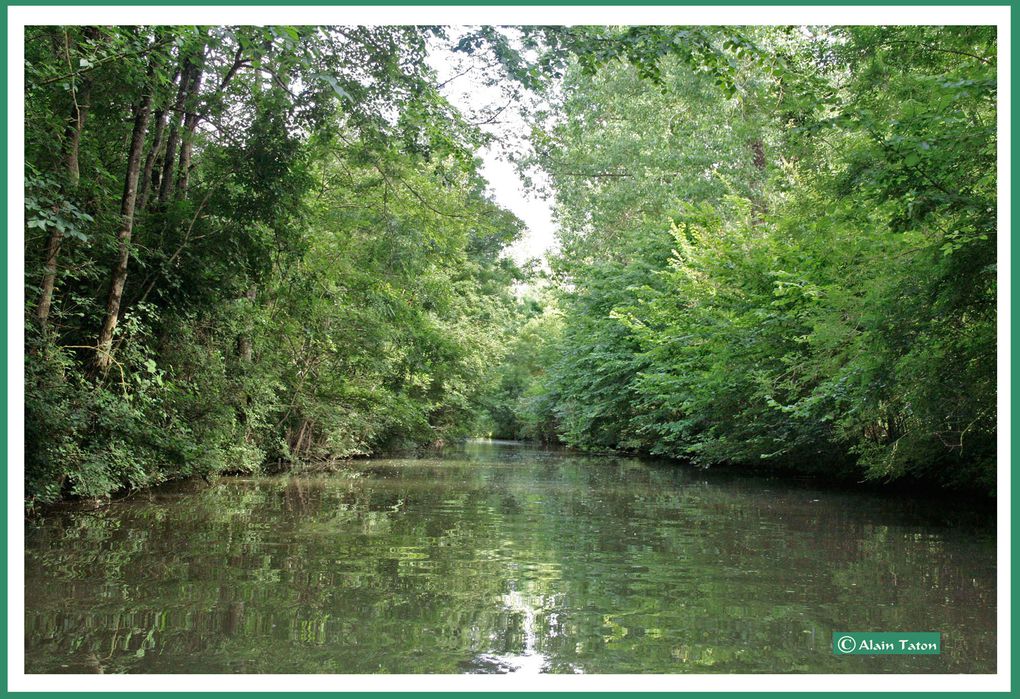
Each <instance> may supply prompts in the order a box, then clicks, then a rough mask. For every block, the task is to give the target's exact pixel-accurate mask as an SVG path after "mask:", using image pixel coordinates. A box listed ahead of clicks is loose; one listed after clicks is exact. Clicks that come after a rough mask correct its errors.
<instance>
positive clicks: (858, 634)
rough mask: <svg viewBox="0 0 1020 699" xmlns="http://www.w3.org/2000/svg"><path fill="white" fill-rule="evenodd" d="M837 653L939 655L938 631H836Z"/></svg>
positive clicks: (833, 649)
mask: <svg viewBox="0 0 1020 699" xmlns="http://www.w3.org/2000/svg"><path fill="white" fill-rule="evenodd" d="M832 652H833V654H834V655H939V654H940V653H941V652H942V634H941V633H939V632H937V631H833V632H832Z"/></svg>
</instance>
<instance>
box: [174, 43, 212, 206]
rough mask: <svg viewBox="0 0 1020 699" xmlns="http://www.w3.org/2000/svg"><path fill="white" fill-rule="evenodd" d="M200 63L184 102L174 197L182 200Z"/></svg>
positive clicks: (199, 86) (195, 119) (195, 118)
mask: <svg viewBox="0 0 1020 699" xmlns="http://www.w3.org/2000/svg"><path fill="white" fill-rule="evenodd" d="M204 62H205V60H204V57H203V60H202V63H200V64H198V65H196V66H195V69H194V78H193V80H192V81H191V87H190V89H189V90H188V99H187V100H186V102H185V105H186V108H187V112H186V114H185V116H184V136H183V137H182V138H181V156H180V160H179V161H178V163H177V188H176V193H175V197H176V198H178V199H183V198H184V197H185V195H186V194H187V191H188V175H189V174H190V171H191V150H192V146H193V145H194V139H195V129H196V127H198V122H199V115H198V93H199V90H201V89H202V73H203V65H202V64H203V63H204Z"/></svg>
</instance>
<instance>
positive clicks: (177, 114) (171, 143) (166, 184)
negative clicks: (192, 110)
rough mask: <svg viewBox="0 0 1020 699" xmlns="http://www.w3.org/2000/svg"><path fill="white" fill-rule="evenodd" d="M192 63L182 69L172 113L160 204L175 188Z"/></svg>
mask: <svg viewBox="0 0 1020 699" xmlns="http://www.w3.org/2000/svg"><path fill="white" fill-rule="evenodd" d="M191 74H192V66H191V61H190V60H188V59H185V61H184V65H183V66H182V67H181V85H180V87H179V88H178V89H177V99H176V100H175V101H174V105H173V108H172V109H171V112H170V133H169V134H168V135H167V139H166V151H165V152H164V153H163V168H162V171H161V173H160V176H159V203H160V204H161V205H162V204H165V203H166V201H167V199H169V197H170V189H171V187H172V186H173V174H174V160H176V159H177V141H178V139H179V138H180V129H181V120H182V118H183V115H184V100H185V99H187V97H188V87H189V86H190V84H191Z"/></svg>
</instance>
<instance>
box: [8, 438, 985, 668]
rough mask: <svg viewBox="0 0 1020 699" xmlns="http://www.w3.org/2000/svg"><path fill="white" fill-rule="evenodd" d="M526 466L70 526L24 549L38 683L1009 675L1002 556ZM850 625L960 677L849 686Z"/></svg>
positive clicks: (644, 484)
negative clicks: (1003, 647)
mask: <svg viewBox="0 0 1020 699" xmlns="http://www.w3.org/2000/svg"><path fill="white" fill-rule="evenodd" d="M526 455H527V452H526V451H523V450H519V451H514V452H512V456H510V458H497V457H498V456H499V454H498V453H496V454H495V455H493V454H492V453H491V452H484V451H479V449H477V448H476V449H475V452H474V454H472V453H471V452H467V453H465V454H464V455H462V456H454V457H451V458H447V459H442V460H440V459H434V458H430V459H422V460H392V461H387V460H373V461H368V462H357V463H355V464H354V468H355V474H354V475H353V477H351V476H346V477H330V476H323V477H307V478H297V477H291V478H265V479H237V480H225V481H222V482H221V483H219V484H218V485H217V486H215V487H213V488H210V489H208V490H205V491H201V492H197V493H186V494H175V493H174V492H173V491H167V492H166V493H164V492H163V491H158V492H157V493H155V494H154V496H153V497H152V498H151V500H150V499H147V498H136V499H132V500H127V501H124V502H121V503H116V504H114V505H113V506H111V507H110V508H108V509H107V510H106V511H104V512H99V513H88V514H86V513H74V512H65V513H61V514H57V515H54V516H53V517H52V518H51V519H48V520H44V521H42V522H40V523H38V524H36V525H33V526H32V527H31V528H30V531H29V544H28V551H27V555H26V573H27V576H28V580H29V589H28V591H27V593H26V601H27V608H28V614H27V619H26V625H27V633H28V644H27V655H28V663H29V668H30V669H34V670H46V671H60V670H65V671H67V670H73V671H86V669H87V667H96V666H97V662H98V667H99V668H101V669H102V670H103V671H106V672H123V671H149V672H152V671H171V672H172V671H263V672H264V671H277V672H380V671H385V672H458V671H476V672H481V671H511V670H513V669H514V668H516V669H517V671H522V672H523V671H527V670H534V671H537V670H544V671H551V672H574V671H585V672H609V671H612V672H642V671H644V672H647V671H656V672H680V671H779V670H787V671H807V670H813V671H823V672H824V671H847V670H850V671H883V670H889V669H901V668H909V669H910V670H912V671H916V670H921V671H944V670H945V669H947V668H957V669H974V668H986V669H987V668H990V667H994V659H993V655H994V612H995V594H994V593H995V588H994V567H993V566H994V551H993V550H992V546H991V542H990V541H987V540H986V541H975V540H974V538H973V536H971V537H970V538H963V537H960V536H957V535H955V534H954V533H953V531H952V530H948V529H945V528H935V527H926V526H924V525H923V524H918V523H917V522H911V521H910V518H909V517H906V516H904V515H903V514H902V513H901V512H900V510H901V509H902V508H900V507H897V506H896V505H897V504H896V503H895V502H894V501H892V500H888V499H887V500H882V499H874V498H868V497H865V496H859V495H847V494H844V493H840V492H838V491H823V490H812V489H804V488H784V487H781V486H778V485H776V484H774V483H770V482H768V481H760V482H759V481H754V480H745V481H740V482H737V483H736V484H734V483H731V482H722V483H715V482H713V481H712V480H711V479H709V478H707V477H706V476H705V475H704V474H701V473H697V472H694V473H692V472H690V471H685V470H681V469H676V468H669V469H667V468H657V467H650V466H649V465H648V464H646V463H645V462H641V461H637V460H633V459H606V458H592V457H584V458H574V457H571V456H564V455H562V454H554V453H540V454H538V456H537V457H536V458H535V459H533V460H529V459H528V458H527V456H526ZM472 459H473V460H472ZM986 539H987V536H986ZM847 624H849V625H851V626H855V627H862V628H910V629H914V628H915V627H916V628H932V629H933V630H940V631H942V632H943V634H944V635H945V637H946V638H947V639H949V638H952V639H953V645H952V647H950V645H949V643H948V641H947V643H946V648H947V650H946V655H944V656H942V660H941V661H940V660H938V659H935V660H931V659H928V658H925V659H916V658H914V659H910V660H911V663H910V665H909V666H908V665H907V664H906V663H905V662H903V661H896V660H892V661H890V660H889V659H875V658H856V659H854V660H855V661H856V660H860V661H861V662H860V663H855V664H854V665H850V664H849V663H846V662H845V661H846V659H845V658H839V659H837V658H834V657H833V656H832V655H831V652H829V643H830V642H831V639H830V635H831V631H832V630H833V629H834V628H841V627H843V626H846V625H847ZM951 648H959V649H965V650H966V653H960V654H955V652H954V651H953V650H951ZM918 660H921V662H918ZM897 663H899V664H897ZM61 665H68V667H67V668H62V667H60V666H61ZM92 671H96V670H92Z"/></svg>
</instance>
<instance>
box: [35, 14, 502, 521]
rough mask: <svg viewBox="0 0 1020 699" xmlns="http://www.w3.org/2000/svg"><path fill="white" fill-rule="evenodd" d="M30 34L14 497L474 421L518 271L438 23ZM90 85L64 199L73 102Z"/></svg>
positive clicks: (273, 461)
mask: <svg viewBox="0 0 1020 699" xmlns="http://www.w3.org/2000/svg"><path fill="white" fill-rule="evenodd" d="M29 31H30V33H31V34H32V37H31V38H32V40H31V41H29V42H28V43H29V44H30V45H31V48H30V49H29V51H28V54H27V56H26V59H27V67H26V77H27V82H26V91H27V98H30V100H29V101H30V102H31V106H30V115H29V117H30V118H29V120H28V122H27V125H28V134H27V146H28V163H29V165H28V173H29V176H28V178H27V180H26V226H27V235H26V240H27V244H26V259H27V260H28V264H27V268H28V274H27V276H26V281H25V284H26V291H27V292H28V293H26V301H27V304H28V305H27V307H26V316H27V317H28V319H29V320H28V325H29V328H30V331H29V335H28V337H27V338H26V443H27V454H28V457H27V463H26V483H25V488H26V491H25V496H26V500H27V502H28V504H29V505H34V504H37V503H46V502H52V501H54V500H57V499H59V498H61V497H90V498H91V497H103V496H106V495H108V494H110V493H114V492H118V491H122V490H126V489H133V488H140V487H145V486H149V485H153V484H156V483H160V482H162V481H165V480H168V479H172V478H180V477H187V476H192V475H198V476H205V477H209V476H211V475H214V474H220V473H253V472H258V471H260V470H262V469H264V468H267V467H268V468H277V467H279V466H282V465H284V464H295V463H302V462H305V463H307V462H318V461H323V460H331V459H337V458H346V457H350V456H354V455H361V454H369V453H373V452H375V451H377V450H379V449H383V448H388V447H396V446H410V445H417V444H431V443H436V442H442V441H443V440H448V439H451V438H456V437H459V436H463V435H464V434H466V433H468V432H469V431H470V430H471V425H472V424H473V423H474V419H475V417H474V416H475V414H476V412H477V411H478V405H479V400H480V396H481V393H482V392H483V390H484V388H485V387H486V385H487V382H488V381H489V378H490V375H491V372H492V371H493V369H494V367H495V366H497V365H498V364H499V360H500V357H501V356H502V354H503V352H504V349H503V347H504V340H505V337H506V329H508V328H509V327H510V325H511V315H512V314H513V312H514V299H513V294H512V290H511V289H512V286H513V284H515V283H517V282H518V281H520V280H521V279H522V272H521V271H520V270H518V269H517V268H516V266H515V265H514V264H513V263H511V262H509V261H508V260H507V259H505V258H504V257H503V250H504V248H505V247H506V246H507V245H509V244H510V243H512V242H513V241H514V240H516V239H517V237H518V236H519V234H520V230H521V224H520V222H519V221H518V220H517V219H516V218H515V217H514V216H513V215H512V214H510V213H509V212H507V211H505V210H502V209H500V208H498V207H497V206H496V205H495V204H494V203H492V202H491V201H490V200H489V198H488V196H487V195H486V193H485V182H484V180H482V178H481V177H480V175H479V174H478V171H477V169H478V162H477V161H476V160H475V157H474V155H473V151H474V148H475V146H476V145H478V144H479V143H480V142H481V140H482V139H481V136H480V134H479V132H478V131H477V130H476V129H474V128H473V127H470V126H468V125H467V124H466V123H465V122H464V121H463V119H462V118H461V117H460V115H459V114H458V113H457V112H456V110H455V109H454V108H453V107H452V106H451V105H449V104H448V103H447V102H446V101H445V100H444V99H443V98H442V96H441V95H439V93H438V91H437V88H436V80H435V78H434V76H433V75H432V73H431V71H430V69H429V68H428V66H427V64H426V63H425V61H424V57H425V41H426V40H427V39H429V38H431V37H435V36H441V32H438V31H437V30H433V29H430V28H418V27H332V28H316V27H229V26H228V27H173V28H159V29H152V28H147V27H104V28H85V29H79V28H62V27H38V28H32V29H30V30H29ZM69 57H70V59H71V62H70V64H69V63H68V58H69ZM196 74H197V75H199V76H200V77H201V80H200V81H198V82H196V81H195V75H196ZM185 76H190V77H188V78H187V79H185ZM189 85H190V86H191V88H190V89H189ZM146 91H149V92H151V93H152V95H153V99H152V110H153V113H152V116H151V117H150V123H149V124H148V130H147V139H146V142H145V144H144V148H143V153H142V156H143V157H142V160H143V161H144V162H145V163H147V164H145V165H144V166H143V169H144V172H142V173H141V175H140V176H139V178H138V189H139V196H138V198H137V202H136V204H137V205H136V209H135V211H134V225H133V233H132V237H131V240H130V242H129V244H128V253H129V257H128V274H127V281H126V284H125V286H124V292H123V298H122V300H121V310H120V314H119V322H118V324H117V327H116V332H115V335H114V340H113V347H112V350H111V352H110V356H111V357H112V361H111V368H110V369H109V371H107V372H103V371H98V370H96V369H95V368H94V367H93V366H92V364H91V361H90V357H91V356H94V354H95V353H102V351H101V350H97V349H96V339H95V338H96V333H97V330H98V327H99V326H100V324H101V322H102V319H103V317H104V314H105V313H106V304H105V303H104V300H105V298H106V294H107V289H108V283H107V280H108V279H109V278H110V274H111V270H112V269H113V268H114V267H115V262H116V260H117V258H118V255H119V245H120V242H121V241H120V240H119V238H118V231H119V230H121V227H122V225H123V223H122V220H121V212H122V210H123V209H122V207H123V201H124V200H122V198H121V195H122V192H124V191H125V187H124V174H123V173H124V172H125V171H126V170H127V167H128V163H127V158H128V153H127V152H126V149H125V147H124V144H126V143H128V142H129V141H130V129H131V126H132V125H131V123H130V120H129V119H125V115H127V114H129V113H130V110H131V109H133V108H134V106H135V105H137V104H138V102H139V100H140V99H141V96H142V95H143V94H145V93H146ZM86 97H88V104H87V105H86V106H87V110H83V111H84V112H85V117H84V128H83V129H82V130H81V132H80V134H79V135H80V146H79V150H78V152H77V155H78V159H79V161H80V170H81V180H80V185H79V186H77V187H75V188H71V187H69V186H67V185H66V183H65V178H64V170H65V167H66V165H65V163H66V160H67V155H68V153H69V152H70V151H69V150H68V149H70V148H72V143H71V140H69V139H70V138H71V135H72V133H73V131H74V124H73V122H72V123H71V124H70V125H68V121H67V119H66V115H67V114H69V113H71V114H72V115H73V114H75V113H78V112H77V111H76V110H81V107H82V104H85V100H86ZM79 98H80V100H81V103H82V104H78V103H77V102H76V100H78V99H79ZM178 101H179V102H180V103H181V104H182V105H183V106H182V109H183V112H184V113H183V114H180V113H178V112H177V111H175V107H174V105H175V104H176V103H177V102H178ZM76 105H77V106H76ZM161 111H162V113H163V114H164V118H165V119H166V121H165V123H164V124H163V127H160V126H159V119H160V116H159V114H160V112H161ZM191 114H193V115H194V118H195V120H196V121H195V122H194V123H195V124H201V126H197V127H196V128H194V129H193V130H189V126H188V125H189V123H191V122H189V121H188V115H191ZM168 115H169V116H168ZM161 128H162V131H160V129H161ZM171 133H176V136H175V138H177V141H176V142H175V148H176V150H174V151H172V152H170V151H169V146H168V145H167V144H168V142H169V141H168V139H169V138H170V134H171ZM157 136H159V138H158V139H157ZM186 144H187V145H188V146H189V148H190V151H189V155H188V156H187V157H189V158H190V162H186V161H185V160H184V158H185V151H184V148H185V145H186ZM164 162H165V163H167V166H168V167H169V169H168V170H166V171H163V167H164ZM167 178H169V179H167ZM161 179H162V182H161V181H160V180H161ZM185 186H186V189H185ZM163 189H166V190H167V192H168V195H167V196H164V192H163ZM143 202H144V204H143ZM54 230H58V231H59V232H60V234H61V235H62V236H63V242H62V244H61V245H59V256H57V257H55V268H56V271H55V275H54V276H55V280H54V284H53V287H54V291H53V310H52V312H51V313H50V314H49V317H48V319H47V320H46V322H45V324H44V325H42V326H40V324H39V323H38V322H36V318H35V314H34V309H35V306H36V303H37V299H38V298H39V294H40V293H41V289H42V285H40V283H39V279H40V278H41V277H42V276H43V275H44V272H45V269H44V268H45V264H44V263H46V262H47V261H48V260H47V257H48V254H49V253H48V252H47V245H50V244H51V243H52V235H51V234H52V232H53V231H54ZM58 240H59V239H58Z"/></svg>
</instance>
